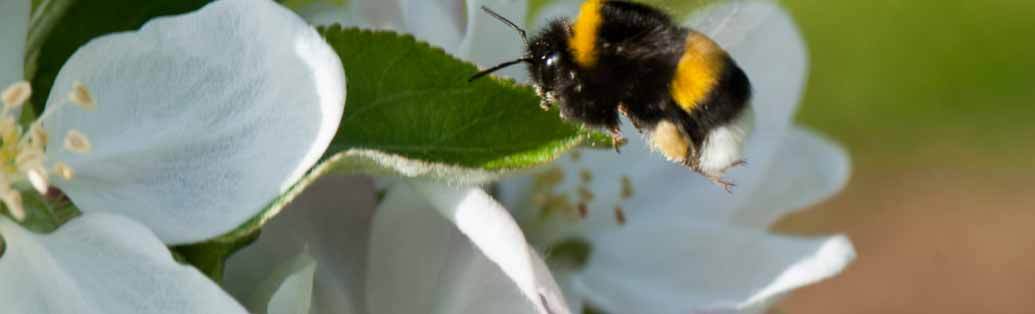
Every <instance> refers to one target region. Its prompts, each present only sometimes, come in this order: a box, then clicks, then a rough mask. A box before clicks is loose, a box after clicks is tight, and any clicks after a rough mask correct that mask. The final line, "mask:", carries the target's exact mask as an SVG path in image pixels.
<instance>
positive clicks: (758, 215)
mask: <svg viewBox="0 0 1035 314" xmlns="http://www.w3.org/2000/svg"><path fill="white" fill-rule="evenodd" d="M850 176H851V161H850V160H849V158H848V154H847V153H845V151H844V149H843V148H841V146H840V145H838V144H837V143H835V142H833V141H831V140H829V139H826V138H824V137H822V136H820V135H818V134H816V133H813V132H809V131H807V130H805V129H801V128H793V129H792V130H791V133H790V134H789V136H788V137H787V138H786V139H785V140H784V143H783V144H781V145H780V149H779V152H778V153H777V154H776V156H774V162H773V165H772V166H771V167H770V168H769V170H768V171H767V172H766V173H765V176H764V178H765V179H763V180H764V182H763V183H762V184H760V185H759V187H758V188H757V189H755V192H754V193H752V194H751V196H750V198H749V199H748V201H747V202H746V203H745V204H744V205H742V206H741V207H740V208H738V209H737V211H736V214H735V215H734V217H733V221H734V222H735V223H739V224H741V225H745V226H755V227H760V228H766V227H768V226H769V225H770V224H772V223H773V222H775V221H776V220H777V219H780V217H783V216H784V215H787V214H789V213H792V212H794V211H796V210H800V209H804V208H807V207H808V206H811V205H813V204H816V203H818V202H820V201H823V200H825V199H827V198H829V197H831V196H832V195H834V194H835V193H837V192H838V191H840V190H841V189H842V188H844V186H845V184H846V183H848V178H849V177H850Z"/></svg>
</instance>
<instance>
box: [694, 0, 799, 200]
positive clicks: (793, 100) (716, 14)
mask: <svg viewBox="0 0 1035 314" xmlns="http://www.w3.org/2000/svg"><path fill="white" fill-rule="evenodd" d="M684 25H687V26H690V27H694V28H695V29H696V30H697V31H699V32H701V33H704V34H706V35H708V36H709V37H711V38H712V39H713V40H715V42H717V43H718V44H719V45H720V46H722V47H723V48H724V49H725V50H726V51H727V52H729V54H730V55H731V56H732V58H733V59H734V60H735V61H736V62H737V64H738V65H740V67H741V68H742V69H743V70H744V72H745V74H746V75H747V76H748V77H749V78H750V80H751V85H752V90H753V93H752V95H753V96H752V101H751V104H750V107H749V108H751V109H752V110H753V113H754V114H753V116H754V117H753V118H751V119H752V120H754V121H752V122H753V124H754V128H753V129H754V132H752V136H751V137H750V139H749V141H748V143H746V145H744V147H745V150H746V151H745V152H744V158H745V159H747V160H751V161H752V167H753V168H759V169H766V168H768V167H769V164H768V162H769V161H770V160H771V159H772V158H770V157H771V156H772V154H773V153H774V152H776V151H778V149H776V148H775V147H774V146H777V145H780V143H783V141H784V138H785V136H786V134H787V132H788V129H789V127H790V124H791V120H792V119H791V117H792V115H793V113H794V111H795V107H796V106H797V105H798V102H799V101H800V100H801V99H800V98H801V92H802V87H803V86H804V84H805V76H806V73H807V72H806V71H807V64H808V60H807V59H808V57H807V55H806V50H805V44H804V42H803V40H802V38H801V35H800V33H799V32H798V27H797V26H796V25H795V24H794V21H793V20H792V19H791V17H790V15H789V14H788V13H787V12H786V11H784V10H783V9H782V8H780V7H779V6H778V5H777V4H775V3H773V2H769V1H757V0H756V1H743V0H733V1H727V2H723V3H721V4H717V5H711V6H707V7H705V8H703V9H701V10H699V11H698V12H697V14H695V15H694V16H692V17H691V18H690V20H689V21H687V23H684ZM753 175H754V174H753ZM739 180H746V181H747V182H751V181H750V180H752V179H748V178H740V179H739Z"/></svg>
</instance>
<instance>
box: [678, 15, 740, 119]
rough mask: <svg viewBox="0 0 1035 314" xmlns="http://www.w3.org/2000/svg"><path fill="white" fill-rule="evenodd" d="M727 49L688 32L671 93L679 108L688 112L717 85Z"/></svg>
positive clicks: (703, 99) (704, 37)
mask: <svg viewBox="0 0 1035 314" xmlns="http://www.w3.org/2000/svg"><path fill="white" fill-rule="evenodd" d="M725 55H726V52H724V51H723V50H722V48H719V45H718V44H716V43H715V42H714V41H712V40H711V39H709V38H708V37H706V36H704V35H702V34H701V33H697V32H693V31H691V32H690V35H689V36H687V37H686V51H685V52H683V56H682V57H680V59H679V65H678V67H677V68H676V75H675V78H674V79H673V80H672V86H671V91H670V93H671V94H672V99H675V100H676V103H677V104H679V107H681V108H683V110H686V112H691V111H693V110H694V108H695V107H697V106H698V105H699V104H700V103H701V102H703V101H705V99H706V98H707V97H708V94H709V93H711V92H712V90H713V89H715V86H716V85H718V84H719V75H721V73H722V70H723V67H724V66H725V64H724V57H725Z"/></svg>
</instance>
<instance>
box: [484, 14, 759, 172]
mask: <svg viewBox="0 0 1035 314" xmlns="http://www.w3.org/2000/svg"><path fill="white" fill-rule="evenodd" d="M482 9H483V10H485V11H486V12H487V13H488V14H490V15H492V16H493V17H495V18H496V19H499V20H500V21H502V22H504V23H506V24H508V25H509V26H511V27H512V28H514V29H515V30H517V31H518V32H519V33H520V35H521V36H522V38H523V39H524V40H525V43H526V46H527V49H526V50H527V51H526V54H525V56H523V57H522V58H520V59H518V60H514V61H509V62H505V63H503V64H500V65H498V66H495V67H493V68H490V69H487V70H484V71H482V72H479V73H478V74H475V76H473V77H472V78H471V79H472V80H474V79H477V78H479V77H481V76H484V75H486V74H489V73H492V72H494V71H497V70H499V69H502V68H504V67H508V66H511V65H514V64H518V63H526V64H527V65H528V70H529V74H530V78H531V81H532V83H533V84H534V85H535V88H536V91H537V92H538V94H539V95H540V97H541V98H542V103H541V106H542V107H543V109H549V107H550V105H551V104H556V105H557V106H558V107H559V109H560V113H561V116H562V117H563V118H565V119H569V120H574V121H578V122H581V123H583V124H585V125H587V126H590V127H593V128H599V129H604V130H608V131H609V132H610V133H611V136H612V140H613V142H614V145H615V149H616V150H617V149H618V146H619V145H620V144H621V143H622V142H624V138H623V137H622V133H621V131H620V129H619V124H620V121H619V113H621V114H622V115H624V116H626V117H627V118H628V119H629V120H630V121H631V122H632V123H633V125H634V126H635V127H636V128H637V130H639V131H640V133H642V134H644V135H645V136H646V138H647V139H648V141H649V143H650V145H651V146H652V148H653V149H654V150H655V151H658V152H660V153H661V154H663V155H664V156H665V157H666V158H667V159H668V160H670V161H673V162H677V163H680V164H683V165H685V166H686V167H688V168H689V169H691V170H693V171H696V172H698V173H700V174H702V175H704V176H705V177H708V178H709V179H711V180H712V181H713V182H715V183H716V184H718V185H720V186H722V187H723V188H724V189H726V190H727V191H729V190H730V188H731V187H732V186H733V184H732V183H730V182H728V181H725V180H724V179H722V175H723V174H724V173H725V172H726V170H727V169H729V168H731V167H735V166H738V165H742V164H744V161H743V160H741V159H740V154H741V153H740V151H741V144H742V143H743V141H744V138H745V137H746V135H747V133H748V131H749V130H748V129H749V126H748V121H747V120H750V117H748V116H749V114H748V113H747V111H749V110H747V107H748V102H749V101H750V99H751V83H750V81H749V80H748V77H747V75H746V74H745V73H744V71H743V70H742V69H741V68H740V67H739V66H737V63H736V62H735V61H734V60H733V59H732V58H731V57H730V56H729V54H728V53H727V52H726V51H725V50H723V49H722V48H721V47H719V45H718V44H717V43H715V42H714V41H713V40H712V39H710V38H708V37H707V36H705V35H703V34H701V33H699V32H697V31H695V30H692V29H688V28H684V27H680V26H679V25H677V24H675V23H674V22H673V21H672V19H671V17H669V16H668V15H667V14H665V13H664V12H662V11H660V10H657V9H655V8H652V7H650V6H647V5H643V4H638V3H633V2H628V1H617V0H589V1H585V2H584V3H583V4H582V5H581V7H580V9H579V13H578V16H577V17H576V18H575V20H574V21H570V20H568V19H558V20H555V21H553V22H551V23H550V24H549V25H548V26H547V27H546V28H545V29H544V30H542V31H541V32H540V33H538V34H536V35H535V36H533V37H532V38H531V40H529V39H528V38H527V35H526V33H525V31H524V30H523V29H521V28H520V27H518V26H517V25H516V24H514V23H513V22H510V21H509V20H507V19H506V18H504V17H502V16H500V15H499V14H497V13H495V12H493V11H492V10H490V9H488V8H485V7H483V8H482Z"/></svg>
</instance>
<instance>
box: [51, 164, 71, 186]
mask: <svg viewBox="0 0 1035 314" xmlns="http://www.w3.org/2000/svg"><path fill="white" fill-rule="evenodd" d="M54 173H56V174H57V175H58V176H59V177H61V178H62V179H65V181H69V180H72V178H74V177H75V170H74V169H72V167H69V166H68V164H66V163H63V162H60V161H59V162H56V163H54Z"/></svg>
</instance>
